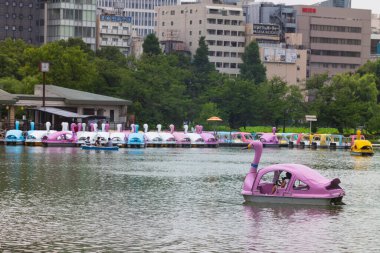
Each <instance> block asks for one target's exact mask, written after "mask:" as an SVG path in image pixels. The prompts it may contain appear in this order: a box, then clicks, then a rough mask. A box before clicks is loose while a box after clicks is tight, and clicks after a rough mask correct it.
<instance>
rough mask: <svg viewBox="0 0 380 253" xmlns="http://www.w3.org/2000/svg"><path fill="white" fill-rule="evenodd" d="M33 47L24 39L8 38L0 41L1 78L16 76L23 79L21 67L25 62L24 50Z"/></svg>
mask: <svg viewBox="0 0 380 253" xmlns="http://www.w3.org/2000/svg"><path fill="white" fill-rule="evenodd" d="M31 47H32V46H30V45H27V44H26V43H25V42H24V41H23V40H15V41H13V40H12V39H10V38H7V39H5V40H3V41H0V78H1V77H14V78H17V79H19V80H21V79H22V76H21V75H20V73H19V68H20V67H21V66H23V64H24V63H25V58H24V51H25V50H26V49H27V48H31Z"/></svg>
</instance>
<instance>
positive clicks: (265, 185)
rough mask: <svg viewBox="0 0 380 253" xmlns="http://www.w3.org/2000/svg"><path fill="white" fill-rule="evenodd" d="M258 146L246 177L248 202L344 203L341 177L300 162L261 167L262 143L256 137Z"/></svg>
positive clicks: (254, 145) (244, 188) (250, 145)
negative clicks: (331, 175) (334, 176)
mask: <svg viewBox="0 0 380 253" xmlns="http://www.w3.org/2000/svg"><path fill="white" fill-rule="evenodd" d="M248 148H253V149H254V150H255V157H254V160H253V162H252V164H251V168H250V171H249V172H248V174H247V175H246V177H245V180H244V184H243V190H242V195H243V197H244V199H245V201H246V203H269V204H302V205H317V206H331V205H344V203H343V202H342V199H343V196H344V195H345V193H344V190H343V189H342V188H341V187H340V186H339V183H340V180H339V179H338V178H335V179H333V180H330V179H327V178H325V177H324V176H322V175H321V174H319V173H318V172H317V171H316V170H313V169H311V168H309V167H307V166H305V165H301V164H275V165H270V166H268V167H266V168H262V169H260V170H258V169H257V168H258V165H259V162H260V158H261V154H262V150H263V144H262V143H261V142H260V141H253V142H251V143H250V144H249V145H248Z"/></svg>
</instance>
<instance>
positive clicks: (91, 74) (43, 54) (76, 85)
mask: <svg viewBox="0 0 380 253" xmlns="http://www.w3.org/2000/svg"><path fill="white" fill-rule="evenodd" d="M60 43H61V42H52V43H48V44H46V45H43V46H41V47H39V48H28V49H26V50H25V51H24V57H25V65H24V66H23V67H21V68H20V69H19V72H20V73H22V75H23V76H24V77H27V76H34V77H36V78H38V79H39V80H40V82H41V81H42V80H41V76H42V75H41V73H40V72H39V70H38V65H39V63H40V62H42V61H48V62H50V71H49V72H48V74H47V75H46V80H47V82H46V83H50V84H54V85H58V86H62V87H67V88H71V89H78V90H85V91H89V92H93V88H94V87H93V81H94V80H96V79H97V75H98V74H97V72H96V66H95V63H94V61H91V60H90V57H89V56H88V55H87V54H86V53H85V52H84V51H83V50H82V49H81V48H80V47H78V46H74V47H64V46H62V45H61V44H60Z"/></svg>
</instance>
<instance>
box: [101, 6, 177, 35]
mask: <svg viewBox="0 0 380 253" xmlns="http://www.w3.org/2000/svg"><path fill="white" fill-rule="evenodd" d="M179 2H180V1H179V0H97V6H98V8H101V9H106V10H108V11H112V10H115V9H117V10H118V11H119V12H120V14H121V16H124V17H131V18H132V25H133V29H134V30H135V32H136V35H137V36H141V37H145V36H146V35H148V34H151V33H153V32H154V29H155V25H156V20H155V13H154V8H155V7H156V6H168V5H178V4H179Z"/></svg>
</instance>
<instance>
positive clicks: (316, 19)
mask: <svg viewBox="0 0 380 253" xmlns="http://www.w3.org/2000/svg"><path fill="white" fill-rule="evenodd" d="M294 8H295V9H296V10H297V17H296V18H297V32H298V33H302V45H303V46H304V48H307V49H309V50H310V51H309V53H310V54H309V56H308V75H307V77H311V76H312V75H314V74H320V73H326V72H327V73H328V74H329V75H334V74H337V73H342V72H350V71H355V70H356V69H357V68H358V67H359V66H360V65H362V64H364V63H366V62H367V61H368V60H369V58H370V35H371V11H370V10H362V9H347V8H327V7H318V6H307V5H306V6H304V5H302V6H301V5H297V6H294Z"/></svg>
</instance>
